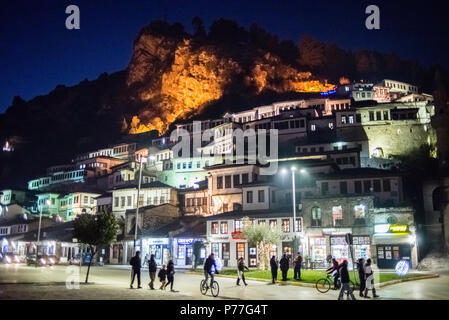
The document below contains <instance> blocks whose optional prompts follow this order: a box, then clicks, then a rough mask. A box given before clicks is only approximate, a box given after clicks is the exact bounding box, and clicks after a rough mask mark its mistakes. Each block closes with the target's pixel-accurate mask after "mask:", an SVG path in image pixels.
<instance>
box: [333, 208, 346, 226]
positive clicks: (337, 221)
mask: <svg viewBox="0 0 449 320" xmlns="http://www.w3.org/2000/svg"><path fill="white" fill-rule="evenodd" d="M332 221H333V225H334V226H340V225H341V223H342V221H343V209H342V207H341V206H335V207H332Z"/></svg>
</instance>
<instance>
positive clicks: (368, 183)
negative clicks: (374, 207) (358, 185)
mask: <svg viewBox="0 0 449 320" xmlns="http://www.w3.org/2000/svg"><path fill="white" fill-rule="evenodd" d="M363 192H364V193H370V192H371V180H365V181H363Z"/></svg>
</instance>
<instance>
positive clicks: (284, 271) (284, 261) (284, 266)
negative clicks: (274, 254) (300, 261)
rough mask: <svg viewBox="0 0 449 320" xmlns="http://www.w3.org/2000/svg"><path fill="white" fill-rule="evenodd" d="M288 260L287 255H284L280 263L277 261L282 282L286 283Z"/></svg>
mask: <svg viewBox="0 0 449 320" xmlns="http://www.w3.org/2000/svg"><path fill="white" fill-rule="evenodd" d="M289 263H290V262H289V260H288V257H287V255H286V254H285V253H284V255H283V256H282V259H281V261H279V264H280V267H281V271H282V281H287V273H288V268H289Z"/></svg>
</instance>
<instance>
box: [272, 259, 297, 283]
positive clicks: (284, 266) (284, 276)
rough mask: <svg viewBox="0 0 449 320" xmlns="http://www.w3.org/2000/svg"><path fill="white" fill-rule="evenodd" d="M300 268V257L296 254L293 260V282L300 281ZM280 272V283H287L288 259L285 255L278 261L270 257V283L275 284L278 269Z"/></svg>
mask: <svg viewBox="0 0 449 320" xmlns="http://www.w3.org/2000/svg"><path fill="white" fill-rule="evenodd" d="M301 266H302V256H301V255H300V254H299V252H298V256H297V257H296V258H295V260H293V271H294V276H293V277H294V278H295V280H301ZM279 267H280V269H281V272H282V281H287V274H288V269H289V268H290V258H289V257H288V255H287V254H284V255H283V256H282V258H281V260H280V261H279V263H278V262H277V260H276V256H272V257H271V260H270V268H271V281H272V283H276V280H277V277H278V269H279Z"/></svg>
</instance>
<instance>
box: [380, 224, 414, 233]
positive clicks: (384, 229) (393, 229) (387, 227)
mask: <svg viewBox="0 0 449 320" xmlns="http://www.w3.org/2000/svg"><path fill="white" fill-rule="evenodd" d="M374 233H393V234H409V233H410V232H409V229H408V225H406V224H404V225H398V224H388V223H382V224H376V225H375V226H374Z"/></svg>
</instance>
